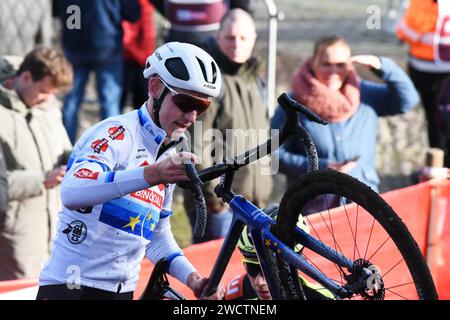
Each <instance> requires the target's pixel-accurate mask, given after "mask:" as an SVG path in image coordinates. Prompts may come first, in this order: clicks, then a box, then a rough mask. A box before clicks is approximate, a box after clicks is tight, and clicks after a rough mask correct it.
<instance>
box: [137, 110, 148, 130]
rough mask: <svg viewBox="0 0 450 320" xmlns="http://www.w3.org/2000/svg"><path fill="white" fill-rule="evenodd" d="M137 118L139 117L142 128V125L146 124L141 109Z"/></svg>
mask: <svg viewBox="0 0 450 320" xmlns="http://www.w3.org/2000/svg"><path fill="white" fill-rule="evenodd" d="M138 116H139V122H140V123H141V126H144V124H145V123H146V122H147V119H146V118H145V116H144V114H143V113H142V110H141V109H139V110H138Z"/></svg>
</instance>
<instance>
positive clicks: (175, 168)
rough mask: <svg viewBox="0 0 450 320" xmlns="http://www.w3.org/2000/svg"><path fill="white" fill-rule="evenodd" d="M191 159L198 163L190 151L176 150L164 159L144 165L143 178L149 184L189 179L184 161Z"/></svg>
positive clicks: (154, 184)
mask: <svg viewBox="0 0 450 320" xmlns="http://www.w3.org/2000/svg"><path fill="white" fill-rule="evenodd" d="M186 161H192V162H193V163H198V160H197V157H196V156H195V154H193V153H190V152H184V151H183V152H178V153H174V154H172V155H171V156H170V157H167V158H165V159H164V160H162V161H160V162H157V163H154V164H152V165H149V166H146V167H145V168H144V179H145V181H147V183H148V184H150V185H151V186H156V185H159V184H167V183H177V182H179V181H187V180H189V178H188V176H187V174H186V169H185V167H184V163H185V162H186Z"/></svg>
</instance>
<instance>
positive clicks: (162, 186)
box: [158, 183, 166, 191]
mask: <svg viewBox="0 0 450 320" xmlns="http://www.w3.org/2000/svg"><path fill="white" fill-rule="evenodd" d="M165 188H166V185H165V184H164V183H161V184H158V189H159V191H163V190H164V189H165Z"/></svg>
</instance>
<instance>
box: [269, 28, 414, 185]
mask: <svg viewBox="0 0 450 320" xmlns="http://www.w3.org/2000/svg"><path fill="white" fill-rule="evenodd" d="M352 63H355V64H360V65H362V66H365V67H367V68H369V69H370V70H371V71H372V72H373V73H375V74H376V75H378V76H379V77H380V78H381V79H382V80H383V81H384V83H374V82H370V81H366V80H359V79H358V76H357V74H356V72H355V70H354V67H353V66H352ZM291 84H292V93H291V96H292V97H293V98H294V99H295V100H298V101H299V102H300V103H302V104H304V105H306V106H308V107H309V108H311V110H313V111H314V112H316V113H317V114H318V115H319V116H321V117H322V118H323V119H325V120H327V121H328V122H329V124H328V125H327V126H323V125H320V124H317V123H314V122H312V121H310V120H308V119H307V118H305V117H304V116H300V121H301V122H302V124H303V125H304V126H305V128H306V129H307V130H308V131H309V133H310V134H311V136H312V138H313V140H314V142H315V144H316V147H317V152H318V156H319V169H325V168H332V169H336V170H339V171H341V172H345V173H348V174H350V175H352V176H353V177H355V178H357V179H359V180H360V181H362V182H364V183H366V184H367V185H369V186H370V187H372V189H374V190H376V191H377V190H378V184H379V178H378V175H377V173H376V168H375V150H376V143H377V125H378V122H377V119H378V116H388V115H395V114H398V113H402V112H406V111H409V110H411V109H412V108H414V106H415V105H416V104H417V103H418V100H419V97H418V94H417V92H416V90H415V89H414V85H413V84H412V82H411V80H410V79H409V78H408V76H407V75H406V74H405V73H404V72H403V70H402V69H401V68H400V67H398V66H397V65H396V64H395V63H394V62H393V61H392V60H390V59H388V58H385V57H376V56H373V55H359V56H353V57H352V56H351V49H350V47H349V45H348V44H347V42H346V41H345V40H344V39H342V38H341V37H338V36H328V37H324V38H321V39H319V40H318V41H317V42H316V43H315V47H314V55H313V57H312V58H310V59H308V60H307V61H306V62H305V63H303V64H302V65H301V66H300V68H299V69H298V70H297V71H296V72H295V74H294V76H293V78H292V83H291ZM284 117H285V116H284V111H283V110H282V108H281V107H278V108H277V109H276V111H275V114H274V117H273V118H272V128H275V129H281V127H282V125H283V122H284ZM279 157H280V171H281V172H283V173H285V174H286V175H287V178H288V183H289V184H290V183H291V182H292V181H293V180H295V179H296V178H297V177H298V176H299V175H301V174H304V173H306V171H307V158H306V153H305V150H304V148H303V146H302V144H301V143H300V141H298V138H297V137H295V138H290V139H289V140H288V141H286V143H285V144H284V145H283V146H281V148H280V151H279Z"/></svg>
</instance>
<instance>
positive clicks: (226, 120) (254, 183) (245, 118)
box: [184, 9, 272, 242]
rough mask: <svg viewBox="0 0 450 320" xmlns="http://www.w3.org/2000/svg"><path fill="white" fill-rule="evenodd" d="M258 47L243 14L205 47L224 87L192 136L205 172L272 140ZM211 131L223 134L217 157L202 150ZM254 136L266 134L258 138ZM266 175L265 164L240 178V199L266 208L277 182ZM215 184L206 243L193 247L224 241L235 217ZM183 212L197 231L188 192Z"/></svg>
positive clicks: (209, 190)
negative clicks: (255, 51) (259, 72)
mask: <svg viewBox="0 0 450 320" xmlns="http://www.w3.org/2000/svg"><path fill="white" fill-rule="evenodd" d="M255 41H256V31H255V24H254V21H253V18H252V17H251V16H250V15H249V14H248V13H247V12H246V11H244V10H242V9H233V10H231V11H229V12H228V13H227V14H226V15H225V16H224V18H223V19H222V22H221V28H220V30H219V33H218V34H217V38H210V39H209V41H208V42H207V43H206V46H205V48H206V49H207V51H209V52H210V53H211V55H212V56H213V57H214V59H215V60H216V61H217V64H218V65H219V68H220V70H221V72H222V76H223V79H224V81H223V83H224V84H223V89H222V92H221V95H220V96H219V98H218V99H216V100H214V101H213V102H212V103H211V110H210V111H208V113H205V114H204V116H203V117H201V118H200V120H201V129H200V126H195V127H198V129H196V128H193V129H192V130H191V131H190V133H191V137H192V139H193V141H192V142H193V146H194V149H193V150H194V152H197V151H198V152H200V151H201V152H203V156H202V163H201V165H200V168H202V167H205V166H209V165H211V164H213V162H214V159H218V161H222V157H221V155H222V154H224V155H225V156H237V155H238V154H240V153H241V152H243V151H244V150H246V148H249V147H252V146H256V145H258V144H259V143H262V142H265V141H266V139H267V137H268V134H267V129H268V127H269V120H268V115H267V108H266V106H265V105H264V103H263V99H262V93H261V83H262V80H261V79H260V78H259V77H258V75H257V73H256V59H255V58H251V54H252V51H253V47H254V45H255ZM209 129H216V130H218V132H220V134H221V135H222V137H223V140H222V141H219V140H218V139H216V140H215V141H214V150H213V151H214V152H215V154H214V155H212V154H211V153H209V152H210V151H211V150H209V149H208V148H202V146H203V145H210V144H211V141H206V140H207V139H210V138H211V137H205V140H204V139H203V133H207V132H208V131H210V130H209ZM227 129H230V130H233V131H229V133H230V132H231V133H232V135H233V136H232V138H231V139H227V137H226V134H227V132H226V131H227ZM200 130H202V131H200ZM251 131H253V133H254V132H257V133H258V134H261V132H264V133H265V134H264V135H260V136H259V137H256V135H252V134H251V133H252V132H251ZM236 133H237V134H236ZM258 138H259V139H258ZM208 150H209V151H208ZM223 151H224V152H225V153H223ZM262 170H263V165H262V161H261V160H259V161H257V162H255V163H252V164H251V165H248V166H245V167H243V168H241V169H240V170H239V171H238V172H236V175H235V178H234V183H233V189H234V190H235V191H236V192H237V193H238V194H243V196H244V197H245V198H246V199H248V200H250V201H252V202H253V203H255V204H256V205H258V206H265V205H266V204H267V201H268V198H269V196H270V194H271V191H272V177H271V176H270V175H268V174H267V175H264V174H262ZM216 184H217V181H216V180H214V181H213V182H209V183H207V184H205V187H204V190H203V192H204V194H205V199H206V205H207V211H208V219H207V225H206V232H205V236H204V237H203V238H202V239H196V238H195V239H194V242H202V241H207V240H211V239H216V238H220V237H224V236H225V234H226V232H227V231H228V228H229V225H230V222H231V217H232V212H231V210H230V209H229V207H228V205H226V204H225V203H223V201H221V200H220V199H218V198H217V197H216V195H215V193H214V187H215V185H216ZM184 206H185V208H186V211H187V212H188V215H189V217H190V219H191V224H192V225H193V223H194V221H195V219H194V216H195V212H194V208H193V207H192V195H191V194H190V193H189V192H185V200H184Z"/></svg>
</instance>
